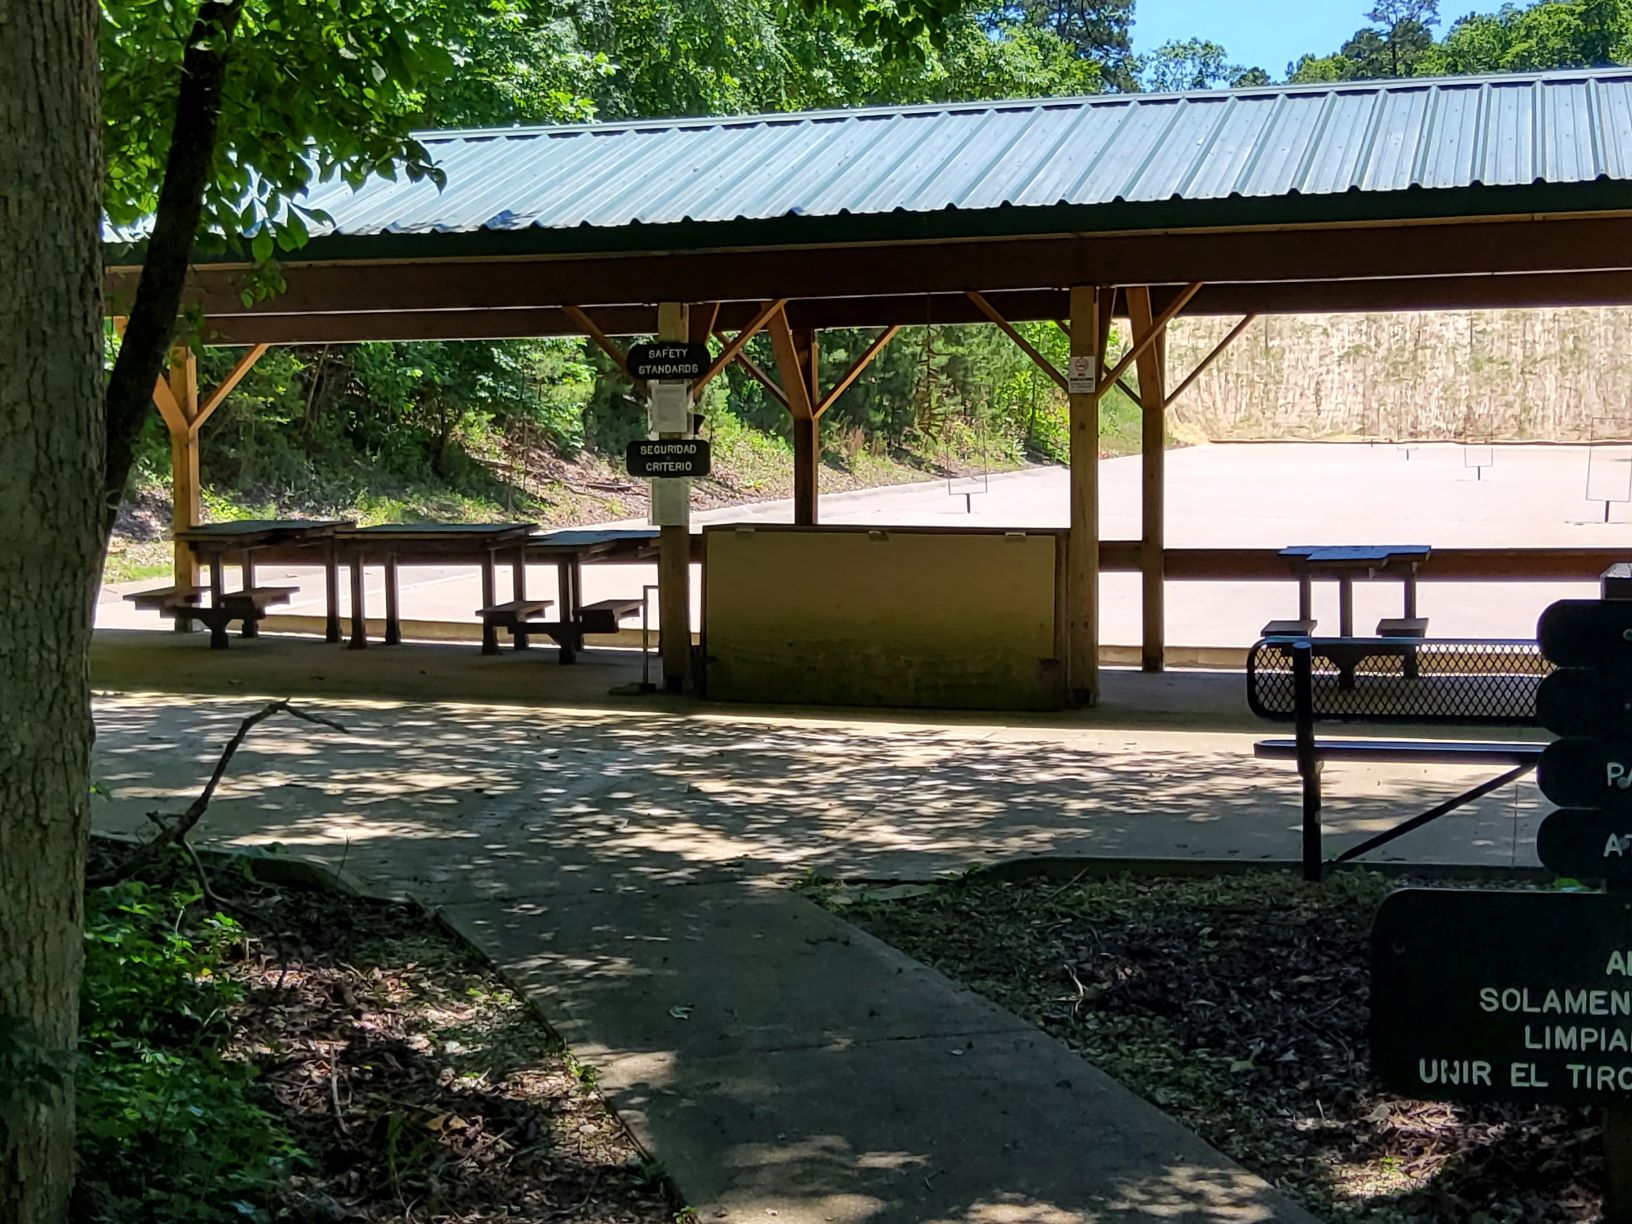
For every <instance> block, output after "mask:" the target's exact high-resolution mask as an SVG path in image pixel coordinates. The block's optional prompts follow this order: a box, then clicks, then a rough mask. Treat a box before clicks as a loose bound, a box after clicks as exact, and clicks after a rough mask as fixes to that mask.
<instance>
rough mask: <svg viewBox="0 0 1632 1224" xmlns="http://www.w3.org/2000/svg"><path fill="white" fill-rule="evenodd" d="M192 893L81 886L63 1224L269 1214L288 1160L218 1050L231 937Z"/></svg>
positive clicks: (225, 1042) (226, 1030)
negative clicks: (74, 1180) (72, 1113)
mask: <svg viewBox="0 0 1632 1224" xmlns="http://www.w3.org/2000/svg"><path fill="white" fill-rule="evenodd" d="M199 900H200V896H199V894H197V893H196V892H188V891H184V890H176V889H160V888H153V887H149V886H147V885H144V884H140V883H126V884H121V885H118V886H115V887H112V888H104V889H93V890H91V891H90V892H88V893H87V894H86V921H85V978H84V984H83V987H82V989H81V994H80V1061H79V1066H78V1071H77V1075H76V1085H77V1091H78V1109H79V1160H80V1170H81V1172H80V1181H79V1186H78V1188H77V1191H76V1197H77V1202H76V1206H75V1213H74V1218H75V1219H76V1220H84V1221H98V1222H100V1221H107V1222H109V1224H112V1222H113V1221H120V1222H121V1224H123V1222H127V1221H134V1220H144V1221H153V1222H154V1224H192V1222H195V1221H206V1220H212V1221H213V1220H261V1221H265V1220H270V1219H271V1218H272V1214H271V1210H270V1203H271V1200H272V1197H273V1195H274V1194H275V1193H276V1191H277V1190H278V1189H279V1188H280V1187H281V1186H283V1185H284V1184H285V1183H286V1182H287V1180H288V1177H289V1174H290V1170H291V1168H292V1166H293V1164H294V1162H295V1161H297V1160H298V1159H299V1157H300V1153H299V1151H298V1149H297V1148H296V1147H295V1145H294V1142H293V1141H292V1140H291V1138H290V1137H289V1135H288V1134H287V1132H286V1131H284V1130H283V1128H282V1127H281V1125H280V1124H279V1123H278V1121H277V1120H276V1119H275V1118H274V1117H273V1116H272V1115H271V1114H269V1113H268V1112H267V1111H266V1110H265V1109H263V1108H262V1107H261V1105H260V1104H259V1103H258V1097H259V1091H258V1089H257V1086H256V1085H255V1083H254V1076H253V1070H252V1068H251V1067H250V1066H249V1065H248V1064H247V1063H245V1062H242V1061H239V1060H236V1059H234V1058H233V1057H232V1056H231V1051H230V1044H231V1039H232V1031H233V1030H232V1022H231V1019H230V1016H229V1009H230V1008H231V1006H232V1005H233V1004H234V1003H236V1002H238V1001H239V999H240V997H241V991H240V989H239V987H238V986H237V984H236V983H234V982H233V981H232V980H231V978H229V977H228V976H227V975H226V974H225V973H224V972H223V964H224V961H223V955H224V953H225V952H226V951H227V950H228V949H229V948H230V947H231V946H232V945H233V944H234V943H236V942H237V941H238V940H240V939H241V938H242V932H241V931H240V930H239V928H238V925H237V924H236V923H235V922H234V921H233V920H232V919H231V918H229V917H225V916H223V915H221V914H208V915H205V914H201V913H200V912H199V911H197V910H196V909H195V906H196V903H197V902H198V901H199Z"/></svg>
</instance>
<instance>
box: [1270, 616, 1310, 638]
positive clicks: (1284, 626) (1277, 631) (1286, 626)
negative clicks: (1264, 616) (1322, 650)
mask: <svg viewBox="0 0 1632 1224" xmlns="http://www.w3.org/2000/svg"><path fill="white" fill-rule="evenodd" d="M1316 623H1317V622H1315V621H1312V620H1272V621H1270V622H1269V623H1268V624H1266V625H1265V626H1264V627H1263V628H1262V629H1260V630H1259V631H1258V636H1259V637H1266V638H1275V637H1308V636H1309V635H1310V634H1312V633H1313V632H1314V631H1315V625H1316Z"/></svg>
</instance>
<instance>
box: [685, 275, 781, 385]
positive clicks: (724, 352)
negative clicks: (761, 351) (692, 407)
mask: <svg viewBox="0 0 1632 1224" xmlns="http://www.w3.org/2000/svg"><path fill="white" fill-rule="evenodd" d="M787 304H788V300H787V299H786V298H777V299H776V300H775V301H771V302H766V303H765V306H764V308H763V309H762V310H761V311H760V312H759V313H758V314H756V315H755V316H754V317H753V319H751V320H750V321H749V323H748V326H747V327H745V328H743V329H742V330H741V331H740V332H738V333H737V334H736V336H735V338H733V339H730V340H727V341H726V342H725V347H724V348H722V349H721V350H720V355H719V356H718V357H716V358H714V364H713V365H711V366H709V367H708V369H706V370H704V371H703V376H702V377H701V378H699V379H697V380H696V381H695V382H693V383H692V384H691V393H692V394H693V395H696V394H698V393H699V392H701V391H702V389H703V388H704V387H706V386H708V384H709V382H710V381H711V380H712V379H713V378H714V377H715V376H716V375H717V374H719V372H720V371H721V370H723V369H725V367H726V366H728V365H730V364H731V361H732V359H733V358H734V357H736V355H737V354H738V353H740V352H742V348H743V346H744V345H745V344H747V343H748V341H750V340H752V339H753V338H754V337H755V336H757V335H758V334H759V333H760V331H762V330H763V329H764V327H765V324H767V323H769V322H770V321H771V316H772V315H774V314H776V313H778V312H779V311H781V310H783V309H784V308H785V307H786V306H787Z"/></svg>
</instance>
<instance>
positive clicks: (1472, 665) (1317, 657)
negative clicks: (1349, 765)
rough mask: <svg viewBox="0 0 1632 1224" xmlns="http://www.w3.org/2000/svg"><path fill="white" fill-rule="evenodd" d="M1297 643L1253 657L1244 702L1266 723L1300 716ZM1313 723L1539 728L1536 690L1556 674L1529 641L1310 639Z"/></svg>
mask: <svg viewBox="0 0 1632 1224" xmlns="http://www.w3.org/2000/svg"><path fill="white" fill-rule="evenodd" d="M1291 645H1292V639H1287V638H1266V639H1265V640H1263V641H1261V642H1259V643H1258V644H1257V645H1256V646H1254V647H1253V648H1252V651H1251V653H1250V654H1249V655H1248V656H1247V704H1248V705H1249V706H1251V708H1252V712H1253V713H1254V714H1256V715H1258V716H1259V717H1260V718H1269V719H1275V720H1278V721H1284V722H1290V721H1292V719H1293V716H1294V702H1293V682H1292V653H1291ZM1309 645H1310V650H1311V654H1312V663H1313V671H1314V677H1313V679H1314V715H1315V717H1316V718H1317V719H1337V720H1339V721H1350V722H1377V723H1458V724H1464V725H1465V724H1470V723H1473V724H1479V723H1483V724H1492V725H1502V726H1534V725H1536V690H1537V688H1539V687H1540V685H1541V681H1542V677H1544V676H1546V675H1547V674H1548V673H1549V672H1550V671H1552V670H1553V668H1552V665H1551V664H1550V663H1548V662H1547V661H1546V660H1544V659H1543V658H1542V657H1541V650H1540V648H1539V647H1538V646H1537V645H1536V643H1535V642H1531V641H1505V640H1501V639H1492V638H1462V639H1451V638H1444V639H1431V640H1420V641H1411V640H1407V639H1397V640H1389V639H1376V638H1311V639H1309Z"/></svg>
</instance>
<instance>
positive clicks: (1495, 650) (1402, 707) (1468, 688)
mask: <svg viewBox="0 0 1632 1224" xmlns="http://www.w3.org/2000/svg"><path fill="white" fill-rule="evenodd" d="M1549 670H1550V667H1549V665H1548V664H1547V663H1546V662H1545V660H1543V659H1542V657H1541V652H1540V650H1539V648H1538V647H1537V645H1536V643H1535V642H1534V641H1502V640H1496V639H1472V638H1470V639H1456V640H1439V641H1435V640H1434V639H1431V638H1427V637H1418V636H1411V637H1395V638H1373V639H1365V638H1310V637H1283V638H1267V639H1265V640H1263V641H1260V642H1259V643H1258V644H1257V645H1256V646H1254V647H1253V648H1252V651H1251V653H1250V654H1249V655H1248V659H1247V704H1248V705H1249V706H1250V707H1251V709H1252V711H1253V713H1255V714H1257V715H1258V716H1259V717H1261V718H1269V719H1274V720H1277V721H1286V722H1290V723H1292V724H1293V730H1294V732H1295V735H1294V737H1293V738H1290V739H1266V740H1260V741H1258V743H1256V744H1254V745H1253V756H1254V757H1256V758H1258V759H1260V760H1279V761H1295V762H1296V763H1297V768H1298V776H1299V779H1300V781H1301V783H1302V792H1303V793H1302V800H1303V855H1302V858H1303V872H1304V876H1305V878H1307V879H1310V880H1319V879H1321V878H1322V877H1323V876H1324V874H1325V870H1326V867H1327V866H1328V862H1327V860H1326V857H1325V852H1324V850H1323V849H1322V845H1321V834H1322V830H1321V804H1322V799H1321V771H1322V769H1323V768H1324V767H1325V765H1326V764H1327V763H1328V762H1349V763H1372V762H1378V763H1407V764H1411V763H1420V764H1436V765H1476V766H1488V767H1494V768H1498V769H1500V770H1501V771H1502V772H1501V773H1500V774H1498V775H1497V776H1496V777H1494V778H1492V779H1490V780H1488V781H1485V782H1481V783H1480V784H1478V785H1477V786H1474V787H1472V788H1470V789H1469V790H1466V791H1464V792H1463V793H1461V794H1459V795H1456V796H1455V797H1453V798H1451V799H1447V800H1445V801H1444V802H1442V803H1438V804H1435V805H1434V806H1433V807H1431V808H1429V809H1428V810H1427V811H1425V812H1422V813H1421V814H1419V815H1416V816H1412V817H1410V818H1409V819H1407V820H1405V821H1403V822H1401V823H1400V824H1398V825H1395V826H1394V827H1393V828H1390V829H1386V830H1384V831H1383V832H1381V833H1377V834H1375V835H1373V836H1371V837H1368V838H1366V839H1364V840H1363V841H1361V842H1360V843H1359V844H1358V845H1354V846H1351V847H1349V848H1348V849H1347V850H1345V851H1343V852H1342V853H1341V854H1339V855H1337V856H1336V857H1335V858H1333V859H1332V860H1331V863H1332V864H1337V863H1344V862H1348V861H1350V860H1353V859H1356V858H1359V857H1360V856H1361V855H1364V854H1368V853H1370V852H1371V851H1372V850H1375V849H1377V848H1379V847H1381V846H1384V845H1386V844H1388V843H1389V842H1391V841H1393V840H1394V839H1395V838H1397V837H1401V836H1403V835H1404V834H1406V833H1409V832H1411V831H1412V830H1413V829H1418V828H1421V827H1422V826H1423V825H1425V824H1428V823H1429V822H1430V821H1434V820H1438V819H1439V818H1440V817H1441V816H1445V815H1448V814H1449V813H1451V812H1454V811H1455V810H1457V809H1458V808H1460V807H1463V806H1465V805H1467V804H1469V803H1472V802H1473V801H1474V800H1476V799H1479V798H1481V797H1482V796H1484V795H1487V794H1489V793H1490V792H1491V791H1493V790H1495V789H1497V788H1498V787H1501V786H1505V785H1507V784H1509V783H1511V782H1515V781H1517V780H1518V779H1519V778H1521V777H1523V776H1524V775H1525V774H1527V773H1529V772H1530V771H1531V770H1533V769H1535V767H1536V765H1537V763H1538V762H1539V761H1540V760H1541V754H1542V751H1543V749H1544V748H1545V747H1546V745H1545V744H1543V743H1535V742H1529V741H1513V740H1430V739H1420V740H1419V739H1381V738H1379V739H1325V738H1321V737H1320V736H1318V735H1317V734H1316V731H1315V727H1316V724H1317V723H1318V722H1323V721H1332V722H1351V723H1355V722H1357V723H1376V724H1401V723H1406V724H1427V723H1441V724H1447V723H1448V724H1457V725H1465V726H1527V727H1533V726H1536V725H1537V712H1536V692H1537V690H1538V689H1539V688H1540V685H1541V680H1542V678H1543V677H1544V676H1545V675H1546V674H1547V672H1548V671H1549Z"/></svg>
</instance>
